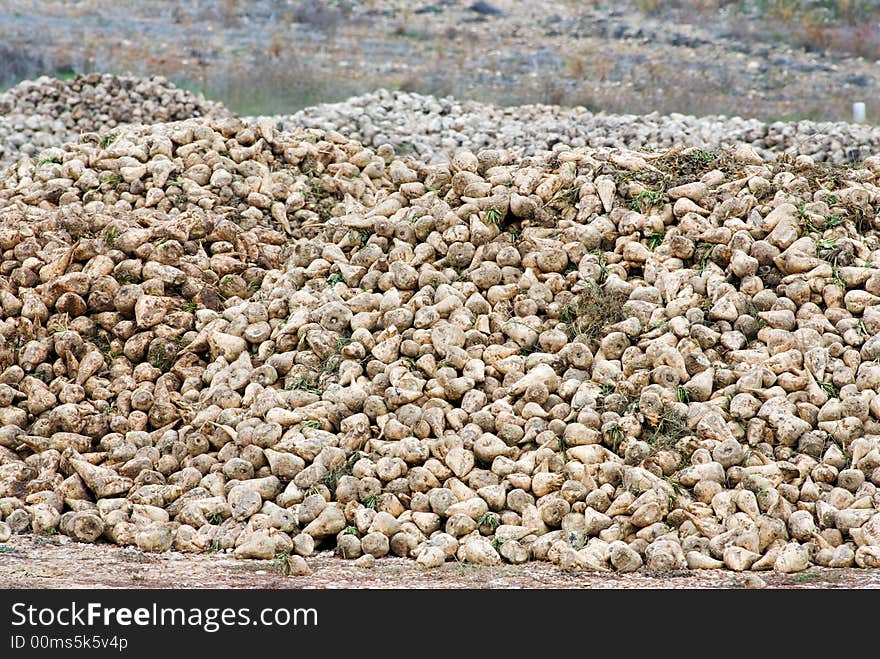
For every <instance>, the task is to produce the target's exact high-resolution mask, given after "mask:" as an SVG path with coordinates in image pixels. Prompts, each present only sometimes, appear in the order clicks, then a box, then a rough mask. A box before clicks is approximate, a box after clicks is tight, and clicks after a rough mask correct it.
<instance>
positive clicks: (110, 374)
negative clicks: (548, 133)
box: [0, 118, 880, 572]
mask: <svg viewBox="0 0 880 659" xmlns="http://www.w3.org/2000/svg"><path fill="white" fill-rule="evenodd" d="M878 175H880V158H869V159H867V160H865V161H864V162H863V163H860V164H859V165H857V166H852V167H847V168H844V167H836V166H828V165H822V164H818V163H815V162H813V161H812V159H811V158H810V157H808V156H803V155H801V156H797V157H779V158H778V159H776V160H772V161H765V160H763V159H762V158H761V157H760V155H759V154H757V153H756V152H755V151H754V149H753V148H751V147H749V146H747V145H742V146H739V147H736V148H732V149H729V150H718V151H705V150H697V149H679V150H672V151H666V152H662V153H648V152H632V151H625V150H616V149H607V148H597V149H591V148H587V147H581V148H576V149H566V148H561V147H560V148H557V149H556V150H555V151H553V152H552V153H548V154H546V155H544V156H536V157H532V158H522V159H517V158H515V157H513V156H512V155H510V154H509V153H508V152H506V151H503V150H490V149H487V150H482V151H479V152H478V153H476V154H475V153H471V152H467V151H463V152H459V153H457V154H456V155H455V156H454V157H453V158H452V159H451V161H450V162H448V163H443V164H430V165H428V164H424V163H422V162H419V161H417V160H416V159H414V158H412V157H408V156H397V155H395V153H394V150H393V149H392V148H391V147H390V146H387V145H383V146H380V147H378V148H376V149H375V150H371V149H368V148H365V147H363V146H362V145H360V144H358V143H357V142H353V141H349V140H347V139H346V138H344V137H342V136H341V135H339V134H338V133H334V132H332V131H327V132H325V131H320V130H316V129H312V130H298V131H294V132H279V131H278V130H277V129H276V127H275V124H274V122H273V121H271V120H262V121H259V122H257V123H256V124H247V123H243V122H241V121H239V120H236V119H233V118H217V119H207V118H196V119H188V120H185V121H180V122H172V123H160V124H155V125H151V126H133V127H119V128H116V129H114V132H113V133H108V134H101V135H99V138H98V139H96V140H95V139H85V140H83V141H81V142H79V143H70V144H66V145H64V146H61V147H55V148H51V149H47V150H45V151H44V152H42V153H40V154H39V155H38V157H35V158H34V159H27V158H25V159H23V160H21V161H19V162H18V163H16V164H15V165H14V166H12V167H10V168H8V169H6V170H5V171H4V172H3V173H2V174H0V250H2V258H0V312H2V320H0V542H2V541H6V540H7V539H8V538H9V536H10V534H12V533H35V534H47V533H55V532H60V533H62V534H66V535H68V536H70V537H71V538H72V539H75V540H77V541H80V542H95V541H110V542H113V543H117V544H120V545H136V546H137V547H139V548H141V549H142V550H144V551H166V550H176V551H181V552H210V551H227V550H228V551H231V552H233V553H234V555H235V556H237V557H242V558H259V559H268V558H273V557H275V556H277V555H279V554H281V555H290V556H292V557H293V558H292V559H291V560H292V564H293V566H294V569H295V570H297V571H301V572H307V571H308V566H307V565H306V564H305V562H304V560H303V557H308V556H312V555H314V554H315V553H316V552H317V551H320V550H324V549H334V548H335V551H336V552H337V553H338V554H339V555H340V556H342V557H344V558H348V559H359V560H360V561H361V562H362V563H367V564H368V563H370V562H371V561H372V560H373V559H374V558H380V557H383V556H386V555H397V556H405V557H412V558H415V559H416V560H417V561H418V563H419V564H420V565H422V566H424V567H427V568H430V567H437V566H440V565H442V564H443V563H444V562H445V561H447V560H453V559H458V560H461V561H465V562H469V563H476V564H483V565H493V564H498V563H501V562H503V561H507V562H510V563H515V564H518V563H524V562H526V561H530V560H545V561H550V562H552V563H554V564H557V565H559V566H561V567H563V568H566V569H585V570H594V571H610V570H617V571H621V572H628V571H634V570H638V569H641V568H643V567H644V569H647V570H652V571H663V570H678V569H684V568H690V569H700V568H728V569H731V570H737V571H741V570H777V571H781V572H796V571H799V570H804V569H806V568H807V567H808V566H810V565H811V564H817V565H823V566H838V567H845V566H859V567H866V568H867V567H874V568H877V567H880V491H878V486H880V395H878V394H880V337H878V331H880V233H878V230H877V229H878V224H877V219H876V211H877V208H878V205H880V188H878V186H877V182H878ZM297 557H298V558H297ZM359 557H363V558H359ZM366 557H369V558H366Z"/></svg>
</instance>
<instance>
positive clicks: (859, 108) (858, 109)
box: [853, 101, 865, 124]
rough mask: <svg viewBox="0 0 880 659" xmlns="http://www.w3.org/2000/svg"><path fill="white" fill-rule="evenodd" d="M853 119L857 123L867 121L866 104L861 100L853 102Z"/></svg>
mask: <svg viewBox="0 0 880 659" xmlns="http://www.w3.org/2000/svg"><path fill="white" fill-rule="evenodd" d="M853 121H854V122H856V123H857V124H861V123H864V121H865V104H864V103H863V102H861V101H858V102H856V103H853Z"/></svg>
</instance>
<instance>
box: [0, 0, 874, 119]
mask: <svg viewBox="0 0 880 659" xmlns="http://www.w3.org/2000/svg"><path fill="white" fill-rule="evenodd" d="M806 2H807V0H785V2H772V3H767V2H764V3H761V2H744V1H743V0H738V1H737V2H719V1H716V2H713V1H712V0H701V2H694V1H691V2H681V1H678V2H665V1H664V2H662V3H657V2H654V3H653V4H654V5H656V6H660V7H664V11H654V12H645V11H640V10H639V9H640V7H645V6H650V5H651V4H652V3H651V2H645V1H644V0H623V1H616V2H613V3H611V2H585V1H584V0H552V1H549V2H523V1H521V0H493V1H492V2H474V1H473V0H417V1H412V0H368V1H366V0H365V1H355V0H333V1H330V0H286V2H283V3H281V2H277V1H275V0H250V1H249V2H243V1H242V0H198V1H193V2H188V3H180V2H177V1H175V0H154V1H153V2H150V3H141V2H132V1H131V0H80V1H78V2H76V3H72V2H68V1H66V0H7V1H6V2H4V3H3V4H2V7H0V85H7V86H11V85H14V84H15V83H16V82H18V80H21V79H24V78H33V77H36V76H38V75H40V74H43V73H55V72H74V73H82V72H95V71H99V72H104V71H112V72H115V73H125V72H132V73H135V74H138V75H152V74H156V73H158V74H162V75H165V76H167V77H169V78H170V79H173V80H175V81H176V82H180V83H186V84H187V85H188V86H192V87H197V88H199V89H202V90H204V91H205V92H206V93H207V95H209V96H210V97H211V98H216V99H220V100H222V101H223V102H224V103H226V104H227V105H228V106H229V107H231V108H233V109H234V110H236V111H237V112H242V113H247V114H276V113H277V114H280V113H290V112H291V111H294V110H296V109H299V108H302V107H305V106H309V105H314V104H315V103H318V102H325V101H328V100H331V101H341V100H343V99H345V98H347V97H349V96H352V95H354V94H362V93H366V92H369V91H371V90H373V89H376V88H379V87H385V88H402V89H407V90H410V91H416V92H420V93H428V94H433V95H435V96H445V95H447V94H452V95H454V96H456V97H460V98H470V99H478V100H481V101H487V100H491V101H493V102H496V103H499V104H502V105H518V104H523V103H534V102H543V103H550V104H561V105H566V106H577V105H582V106H585V107H588V108H589V109H590V110H592V111H606V112H614V113H633V112H639V113H648V112H652V111H658V112H661V113H663V114H668V113H672V112H683V113H687V114H695V115H709V114H729V113H731V108H735V109H736V113H737V114H741V115H743V116H752V117H759V118H762V119H764V120H769V121H773V120H776V119H791V118H804V117H808V118H811V119H815V120H822V121H829V120H830V121H841V120H848V119H850V118H851V116H852V114H851V105H852V102H853V101H859V100H861V101H866V102H868V117H869V119H871V120H873V121H875V122H876V121H877V120H878V118H880V106H878V105H875V104H874V102H873V99H874V98H875V97H876V95H877V94H876V90H877V84H878V74H877V66H876V60H877V59H878V58H880V50H878V42H877V37H876V30H873V31H872V29H871V26H872V25H876V22H877V20H876V19H877V10H876V3H871V4H873V5H875V8H874V9H873V10H872V12H871V15H869V16H867V17H865V18H861V17H859V18H858V20H856V21H855V22H853V23H846V22H842V21H840V20H839V19H833V20H832V23H831V24H830V25H829V24H828V23H826V22H824V21H823V22H822V23H821V24H816V25H813V24H808V25H806V26H803V25H799V24H798V19H800V21H801V22H804V21H806V20H807V19H808V18H809V17H811V14H809V13H807V12H801V11H795V12H794V15H793V16H791V17H789V18H788V19H787V20H785V21H782V22H780V21H778V20H775V21H774V20H772V17H770V16H767V15H766V14H761V12H760V11H758V10H757V8H758V7H759V6H760V5H762V4H763V5H787V6H789V7H792V6H793V5H797V4H806ZM812 4H818V3H812ZM822 4H826V5H828V4H835V3H828V2H825V3H822ZM837 4H838V5H843V4H846V5H850V6H855V5H857V4H862V5H864V4H867V3H865V2H863V1H861V0H860V1H859V2H854V1H853V2H847V3H842V2H841V3H837ZM683 5H699V6H700V10H699V11H693V10H690V9H689V8H685V9H683V10H681V11H672V9H670V8H669V7H670V6H678V7H682V6H683ZM713 5H715V6H714V7H713ZM739 5H752V6H753V8H752V9H753V11H750V12H745V13H741V12H738V11H737V9H738V6H739ZM837 25H839V26H841V29H842V28H845V27H848V26H849V28H850V29H851V30H852V31H851V32H850V33H846V32H843V33H840V34H838V35H837V38H836V39H829V38H823V33H825V32H828V31H834V29H835V26H837ZM742 26H746V27H747V28H748V29H747V30H746V31H745V33H743V31H737V28H738V27H742ZM803 28H806V29H807V34H806V36H807V37H809V38H808V39H806V40H800V41H794V40H792V36H793V35H796V34H799V33H803V32H804V29H803ZM811 29H812V32H811V31H810V30H811ZM802 42H804V43H802ZM853 48H855V49H856V50H857V52H853ZM857 55H861V56H857Z"/></svg>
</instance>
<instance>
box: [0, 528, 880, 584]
mask: <svg viewBox="0 0 880 659" xmlns="http://www.w3.org/2000/svg"><path fill="white" fill-rule="evenodd" d="M326 553H327V554H328V555H326V556H325V555H319V556H317V557H315V558H310V559H308V560H309V564H310V565H311V567H312V569H313V570H314V574H313V575H312V576H309V577H285V576H282V575H281V574H280V573H279V572H278V571H277V569H276V567H275V564H274V562H273V561H248V560H237V559H234V558H232V557H231V556H230V555H228V554H202V555H191V554H180V553H177V552H169V553H166V554H145V553H143V552H141V551H140V550H138V549H136V548H132V547H127V548H121V547H116V546H114V545H109V544H97V545H86V544H80V543H76V542H70V541H68V540H67V538H63V537H48V538H47V537H40V536H34V535H26V536H14V537H13V538H12V539H11V540H10V541H9V542H7V543H6V544H4V545H0V589H6V588H31V589H35V588H59V589H78V588H125V589H132V588H303V589H310V588H336V589H338V588H475V589H485V588H625V589H633V588H746V587H749V583H748V577H747V576H746V575H745V574H736V573H732V572H729V571H725V570H704V571H701V572H671V573H663V574H648V573H633V574H627V575H622V574H607V575H605V574H595V573H590V572H564V571H562V570H560V569H559V568H557V567H555V566H553V565H551V564H549V563H529V564H526V565H521V566H512V565H504V566H499V567H492V568H489V567H481V566H474V565H467V564H464V563H456V562H449V563H446V564H445V565H444V566H443V567H441V568H439V569H436V570H430V571H424V570H420V569H419V568H418V567H417V566H416V563H415V562H414V561H412V560H408V559H403V558H383V559H380V560H378V561H376V564H375V567H373V568H372V569H362V568H358V567H355V566H354V564H353V563H352V562H351V561H345V560H342V559H340V558H336V557H334V556H331V555H329V552H326ZM752 574H758V575H759V576H760V578H761V579H763V580H764V581H765V582H766V584H767V587H768V588H810V589H812V588H821V589H828V588H866V589H867V588H870V589H880V570H857V569H826V568H819V567H813V568H810V569H809V570H807V571H806V572H801V573H799V574H794V575H786V574H779V573H775V572H761V573H752Z"/></svg>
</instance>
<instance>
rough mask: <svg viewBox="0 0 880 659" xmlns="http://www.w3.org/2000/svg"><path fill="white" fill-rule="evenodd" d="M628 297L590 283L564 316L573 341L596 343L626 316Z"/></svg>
mask: <svg viewBox="0 0 880 659" xmlns="http://www.w3.org/2000/svg"><path fill="white" fill-rule="evenodd" d="M627 299H628V297H627V296H626V295H625V294H623V293H621V292H619V291H614V292H612V291H608V290H607V289H606V288H605V287H604V286H602V285H600V284H597V283H595V282H589V283H588V284H587V287H586V288H585V289H584V290H583V291H582V292H581V293H580V295H578V296H577V297H576V298H575V300H574V302H573V303H572V304H571V306H570V307H569V308H568V309H566V312H565V313H564V314H563V320H565V322H566V323H568V325H569V333H570V334H571V337H572V338H573V339H577V340H581V341H586V342H595V341H597V340H598V339H599V338H600V337H601V336H602V334H603V333H604V332H605V329H606V328H607V327H608V326H609V325H613V324H614V323H619V322H620V321H621V320H623V319H624V318H625V317H626V315H625V314H624V312H623V305H624V303H625V302H626V301H627Z"/></svg>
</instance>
